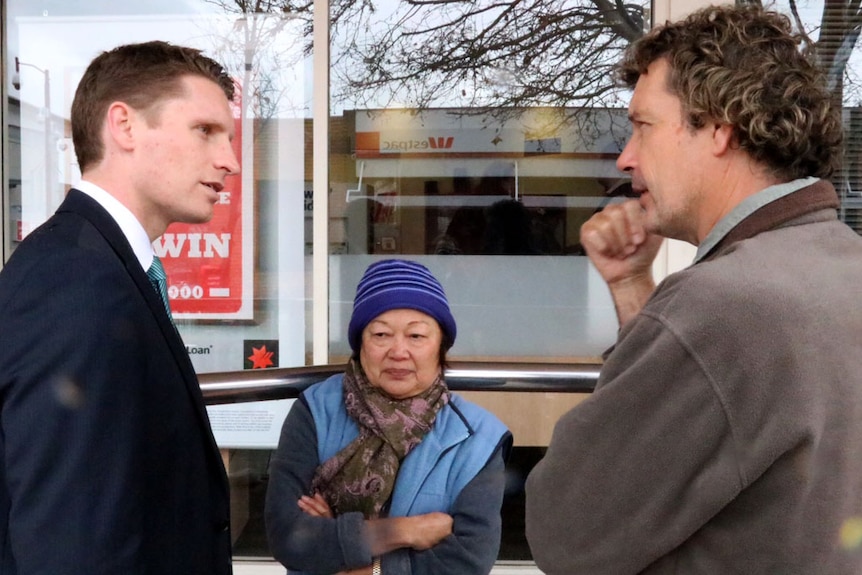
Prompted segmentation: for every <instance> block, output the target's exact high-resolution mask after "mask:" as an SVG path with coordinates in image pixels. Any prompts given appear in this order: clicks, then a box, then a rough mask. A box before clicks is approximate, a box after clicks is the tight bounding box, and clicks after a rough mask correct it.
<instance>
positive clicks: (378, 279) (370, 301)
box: [347, 260, 456, 354]
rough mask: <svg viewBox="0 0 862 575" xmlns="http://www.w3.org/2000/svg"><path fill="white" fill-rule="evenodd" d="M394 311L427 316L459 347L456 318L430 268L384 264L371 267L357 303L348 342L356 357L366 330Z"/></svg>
mask: <svg viewBox="0 0 862 575" xmlns="http://www.w3.org/2000/svg"><path fill="white" fill-rule="evenodd" d="M391 309H415V310H417V311H421V312H422V313H427V314H428V315H430V316H431V317H433V318H434V319H435V320H437V323H438V324H439V325H440V329H442V330H443V333H445V334H446V335H447V336H448V338H449V343H455V333H456V328H455V318H454V317H452V312H451V311H450V310H449V302H448V301H447V299H446V293H445V292H444V291H443V286H442V285H440V282H439V281H437V278H435V277H434V276H433V275H432V274H431V272H430V271H428V268H426V267H425V266H423V265H422V264H420V263H417V262H412V261H409V260H382V261H379V262H376V263H373V264H371V265H370V266H368V269H367V270H365V274H363V276H362V279H361V280H359V285H358V286H356V297H355V298H354V300H353V315H352V316H351V318H350V325H349V326H348V328H347V340H348V341H349V342H350V347H351V349H352V350H353V352H354V353H355V354H358V353H359V348H360V347H361V345H362V330H364V329H365V326H366V325H368V324H369V323H371V321H372V320H373V319H374V318H376V317H377V316H378V315H380V314H382V313H383V312H386V311H389V310H391Z"/></svg>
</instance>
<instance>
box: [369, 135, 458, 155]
mask: <svg viewBox="0 0 862 575" xmlns="http://www.w3.org/2000/svg"><path fill="white" fill-rule="evenodd" d="M454 143H455V137H454V136H428V137H427V138H425V139H424V140H396V139H392V140H381V142H380V150H381V151H382V152H423V151H426V150H449V149H451V148H452V146H453V145H454Z"/></svg>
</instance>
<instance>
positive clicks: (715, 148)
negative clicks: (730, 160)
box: [712, 123, 733, 156]
mask: <svg viewBox="0 0 862 575" xmlns="http://www.w3.org/2000/svg"><path fill="white" fill-rule="evenodd" d="M732 147H733V126H731V125H730V124H718V123H716V124H713V126H712V152H713V154H715V155H716V156H721V155H724V154H725V153H727V151H728V150H730V149H731V148H732Z"/></svg>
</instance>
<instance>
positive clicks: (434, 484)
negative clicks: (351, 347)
mask: <svg viewBox="0 0 862 575" xmlns="http://www.w3.org/2000/svg"><path fill="white" fill-rule="evenodd" d="M341 380H342V375H341V374H338V375H333V376H332V377H330V378H329V379H327V380H326V381H324V382H322V383H320V384H319V385H316V386H313V387H311V388H310V389H308V390H307V391H306V392H305V396H306V399H307V400H308V406H309V409H310V410H311V414H312V416H313V417H314V421H315V423H316V424H317V425H316V427H317V453H318V457H319V458H320V461H326V460H327V459H329V458H330V457H332V456H334V455H335V454H336V453H338V452H339V451H341V449H343V448H344V447H346V446H347V445H348V444H349V443H350V442H351V441H353V440H354V439H356V437H357V436H358V435H359V428H358V426H357V425H356V422H355V421H353V419H351V418H350V417H349V416H348V415H347V410H346V409H344V396H343V386H342V384H341ZM449 406H450V407H451V408H450V409H445V408H444V409H441V410H440V413H439V414H438V415H437V419H436V421H435V422H434V426H433V427H432V428H431V431H430V432H429V433H428V435H427V436H425V438H424V439H423V440H422V443H420V444H419V445H418V446H416V448H414V449H413V451H411V452H410V454H409V455H408V456H407V457H406V458H405V459H404V461H403V462H402V464H401V469H400V470H399V472H398V478H397V479H396V482H395V489H394V490H393V492H392V502H391V505H390V508H389V516H390V517H406V516H410V515H421V514H423V513H430V512H432V511H442V512H445V513H448V511H449V509H451V508H452V504H453V502H454V501H455V498H456V497H458V494H459V493H461V490H462V489H463V488H464V486H465V485H467V483H469V482H470V480H471V479H473V478H474V477H475V476H476V474H477V473H479V471H480V470H481V469H482V468H483V467H484V466H485V463H487V461H488V459H489V458H490V457H491V454H493V453H494V450H496V449H497V446H498V445H499V444H500V440H501V439H502V438H503V436H504V435H505V434H506V433H507V432H508V430H507V429H506V426H505V425H503V423H502V422H500V420H499V419H497V418H496V417H495V416H494V415H492V414H491V413H489V412H487V411H485V410H484V409H482V408H481V407H479V406H477V405H474V404H472V403H470V402H468V401H465V400H464V399H462V398H461V397H459V396H457V395H455V394H452V396H451V401H450V404H449ZM467 440H470V443H469V444H465V445H464V447H463V448H460V449H453V447H456V446H458V445H460V444H462V443H465V442H467Z"/></svg>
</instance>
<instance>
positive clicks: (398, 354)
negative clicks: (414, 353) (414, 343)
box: [389, 335, 408, 358]
mask: <svg viewBox="0 0 862 575" xmlns="http://www.w3.org/2000/svg"><path fill="white" fill-rule="evenodd" d="M389 355H390V356H391V357H393V358H404V357H407V355H408V353H407V338H405V337H404V336H402V335H397V336H395V337H394V338H392V347H390V348H389Z"/></svg>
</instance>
